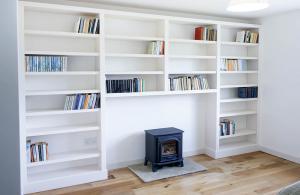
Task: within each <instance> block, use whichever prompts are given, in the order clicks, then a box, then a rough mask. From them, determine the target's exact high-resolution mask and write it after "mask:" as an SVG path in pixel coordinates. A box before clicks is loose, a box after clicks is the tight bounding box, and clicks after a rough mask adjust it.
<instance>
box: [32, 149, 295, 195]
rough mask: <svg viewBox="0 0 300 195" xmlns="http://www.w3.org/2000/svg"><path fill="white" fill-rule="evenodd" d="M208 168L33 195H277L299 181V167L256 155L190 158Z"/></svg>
mask: <svg viewBox="0 0 300 195" xmlns="http://www.w3.org/2000/svg"><path fill="white" fill-rule="evenodd" d="M189 158H190V159H192V160H194V161H196V162H199V163H201V164H202V165H204V166H206V167H207V168H208V170H207V171H205V172H199V173H193V174H188V175H184V176H178V177H173V178H167V179H163V180H159V181H154V182H150V183H143V182H142V181H141V180H140V179H139V178H138V177H137V176H135V175H134V174H133V173H132V172H131V171H130V170H129V169H127V168H122V169H116V170H112V171H110V172H109V179H108V180H106V181H101V182H94V183H89V184H82V185H78V186H72V187H67V188H62V189H57V190H50V191H46V192H40V193H34V194H33V195H133V194H134V195H156V194H159V195H169V194H171V195H177V194H178V195H181V194H188V195H190V194H191V195H193V194H201V195H214V194H218V195H252V194H253V195H254V194H256V195H257V194H264V195H275V194H277V192H278V191H279V190H280V189H281V188H283V187H285V186H287V185H289V184H291V183H294V182H296V181H299V180H300V165H299V164H296V163H293V162H290V161H287V160H284V159H281V158H278V157H275V156H272V155H269V154H266V153H263V152H254V153H249V154H243V155H238V156H233V157H227V158H222V159H217V160H215V159H212V158H210V157H208V156H206V155H198V156H192V157H189Z"/></svg>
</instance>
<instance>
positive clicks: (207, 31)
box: [195, 26, 217, 41]
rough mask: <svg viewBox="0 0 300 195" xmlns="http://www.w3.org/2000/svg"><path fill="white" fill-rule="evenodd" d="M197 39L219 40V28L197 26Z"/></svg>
mask: <svg viewBox="0 0 300 195" xmlns="http://www.w3.org/2000/svg"><path fill="white" fill-rule="evenodd" d="M195 40H205V41H217V30H216V29H214V27H213V26H200V27H197V28H195Z"/></svg>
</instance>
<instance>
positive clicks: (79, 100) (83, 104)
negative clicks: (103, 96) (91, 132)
mask: <svg viewBox="0 0 300 195" xmlns="http://www.w3.org/2000/svg"><path fill="white" fill-rule="evenodd" d="M95 108H100V94H99V93H92V94H74V95H67V96H66V99H65V105H64V110H82V109H95Z"/></svg>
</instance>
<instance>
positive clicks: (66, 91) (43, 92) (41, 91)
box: [26, 89, 100, 96]
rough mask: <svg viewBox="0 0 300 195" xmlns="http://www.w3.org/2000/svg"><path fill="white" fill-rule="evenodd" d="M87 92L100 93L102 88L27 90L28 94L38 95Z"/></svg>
mask: <svg viewBox="0 0 300 195" xmlns="http://www.w3.org/2000/svg"><path fill="white" fill-rule="evenodd" d="M86 93H100V90H97V89H92V90H61V91H43V90H31V91H26V96H36V95H69V94H86Z"/></svg>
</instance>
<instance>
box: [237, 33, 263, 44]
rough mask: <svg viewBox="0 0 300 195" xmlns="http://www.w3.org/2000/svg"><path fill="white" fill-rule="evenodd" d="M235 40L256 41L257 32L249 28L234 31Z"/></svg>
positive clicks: (242, 41)
mask: <svg viewBox="0 0 300 195" xmlns="http://www.w3.org/2000/svg"><path fill="white" fill-rule="evenodd" d="M235 41H236V42H241V43H258V33H257V32H251V31H249V30H243V31H239V32H237V33H236V40H235Z"/></svg>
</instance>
